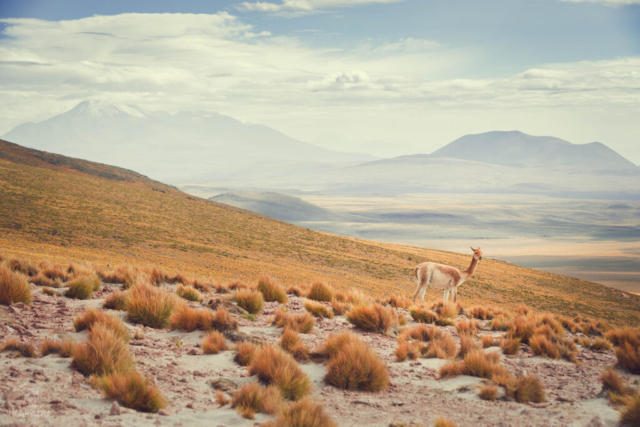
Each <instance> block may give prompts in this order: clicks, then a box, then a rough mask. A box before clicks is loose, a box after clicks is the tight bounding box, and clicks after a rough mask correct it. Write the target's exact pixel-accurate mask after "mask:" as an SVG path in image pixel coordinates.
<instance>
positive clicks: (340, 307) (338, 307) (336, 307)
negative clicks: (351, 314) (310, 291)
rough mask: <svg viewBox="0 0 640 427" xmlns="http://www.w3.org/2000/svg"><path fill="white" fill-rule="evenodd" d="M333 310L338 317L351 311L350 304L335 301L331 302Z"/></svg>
mask: <svg viewBox="0 0 640 427" xmlns="http://www.w3.org/2000/svg"><path fill="white" fill-rule="evenodd" d="M331 308H332V309H333V312H334V313H335V314H337V315H338V316H340V315H342V314H344V313H345V312H346V311H347V310H348V309H349V304H347V303H344V302H340V301H336V300H335V299H334V300H332V301H331Z"/></svg>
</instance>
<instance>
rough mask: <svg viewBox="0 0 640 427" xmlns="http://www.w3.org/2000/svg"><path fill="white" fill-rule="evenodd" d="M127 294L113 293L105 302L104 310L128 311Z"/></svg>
mask: <svg viewBox="0 0 640 427" xmlns="http://www.w3.org/2000/svg"><path fill="white" fill-rule="evenodd" d="M127 298H128V296H127V293H126V292H122V291H115V292H111V293H110V294H109V296H108V297H107V299H106V300H105V302H104V304H103V305H102V308H108V309H111V310H118V311H126V310H127Z"/></svg>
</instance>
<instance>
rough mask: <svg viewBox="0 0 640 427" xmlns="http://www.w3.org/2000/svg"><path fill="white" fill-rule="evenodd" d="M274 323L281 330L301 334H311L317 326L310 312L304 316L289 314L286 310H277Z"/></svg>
mask: <svg viewBox="0 0 640 427" xmlns="http://www.w3.org/2000/svg"><path fill="white" fill-rule="evenodd" d="M274 323H275V324H276V326H277V327H279V328H290V329H293V330H294V331H296V332H300V333H301V334H308V333H309V332H311V330H312V329H313V327H314V326H315V324H316V321H315V319H314V318H313V316H312V315H311V314H309V313H308V312H306V313H303V314H289V313H287V312H286V311H285V310H282V309H280V310H277V311H276V315H275V319H274Z"/></svg>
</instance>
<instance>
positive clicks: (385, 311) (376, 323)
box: [347, 304, 395, 334]
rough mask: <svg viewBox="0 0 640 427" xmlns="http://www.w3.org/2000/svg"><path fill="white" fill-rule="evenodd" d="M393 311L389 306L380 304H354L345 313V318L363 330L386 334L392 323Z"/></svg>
mask: <svg viewBox="0 0 640 427" xmlns="http://www.w3.org/2000/svg"><path fill="white" fill-rule="evenodd" d="M394 317H395V312H394V310H393V309H392V308H390V307H383V306H381V305H380V304H372V305H368V306H363V305H361V306H356V307H353V308H351V310H349V312H348V313H347V320H348V321H349V323H351V324H353V325H355V326H356V327H358V328H360V329H362V330H365V331H372V332H378V333H381V334H387V333H388V332H389V329H390V328H391V325H392V324H393V321H394Z"/></svg>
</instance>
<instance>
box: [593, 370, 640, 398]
mask: <svg viewBox="0 0 640 427" xmlns="http://www.w3.org/2000/svg"><path fill="white" fill-rule="evenodd" d="M600 382H601V383H602V390H603V391H606V392H608V393H609V395H612V394H613V395H617V396H627V395H629V394H631V393H633V389H631V387H629V385H628V384H626V383H625V382H624V380H623V379H622V377H620V375H619V374H618V373H617V372H616V371H615V370H613V369H612V368H607V369H605V370H603V371H602V372H601V373H600Z"/></svg>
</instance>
